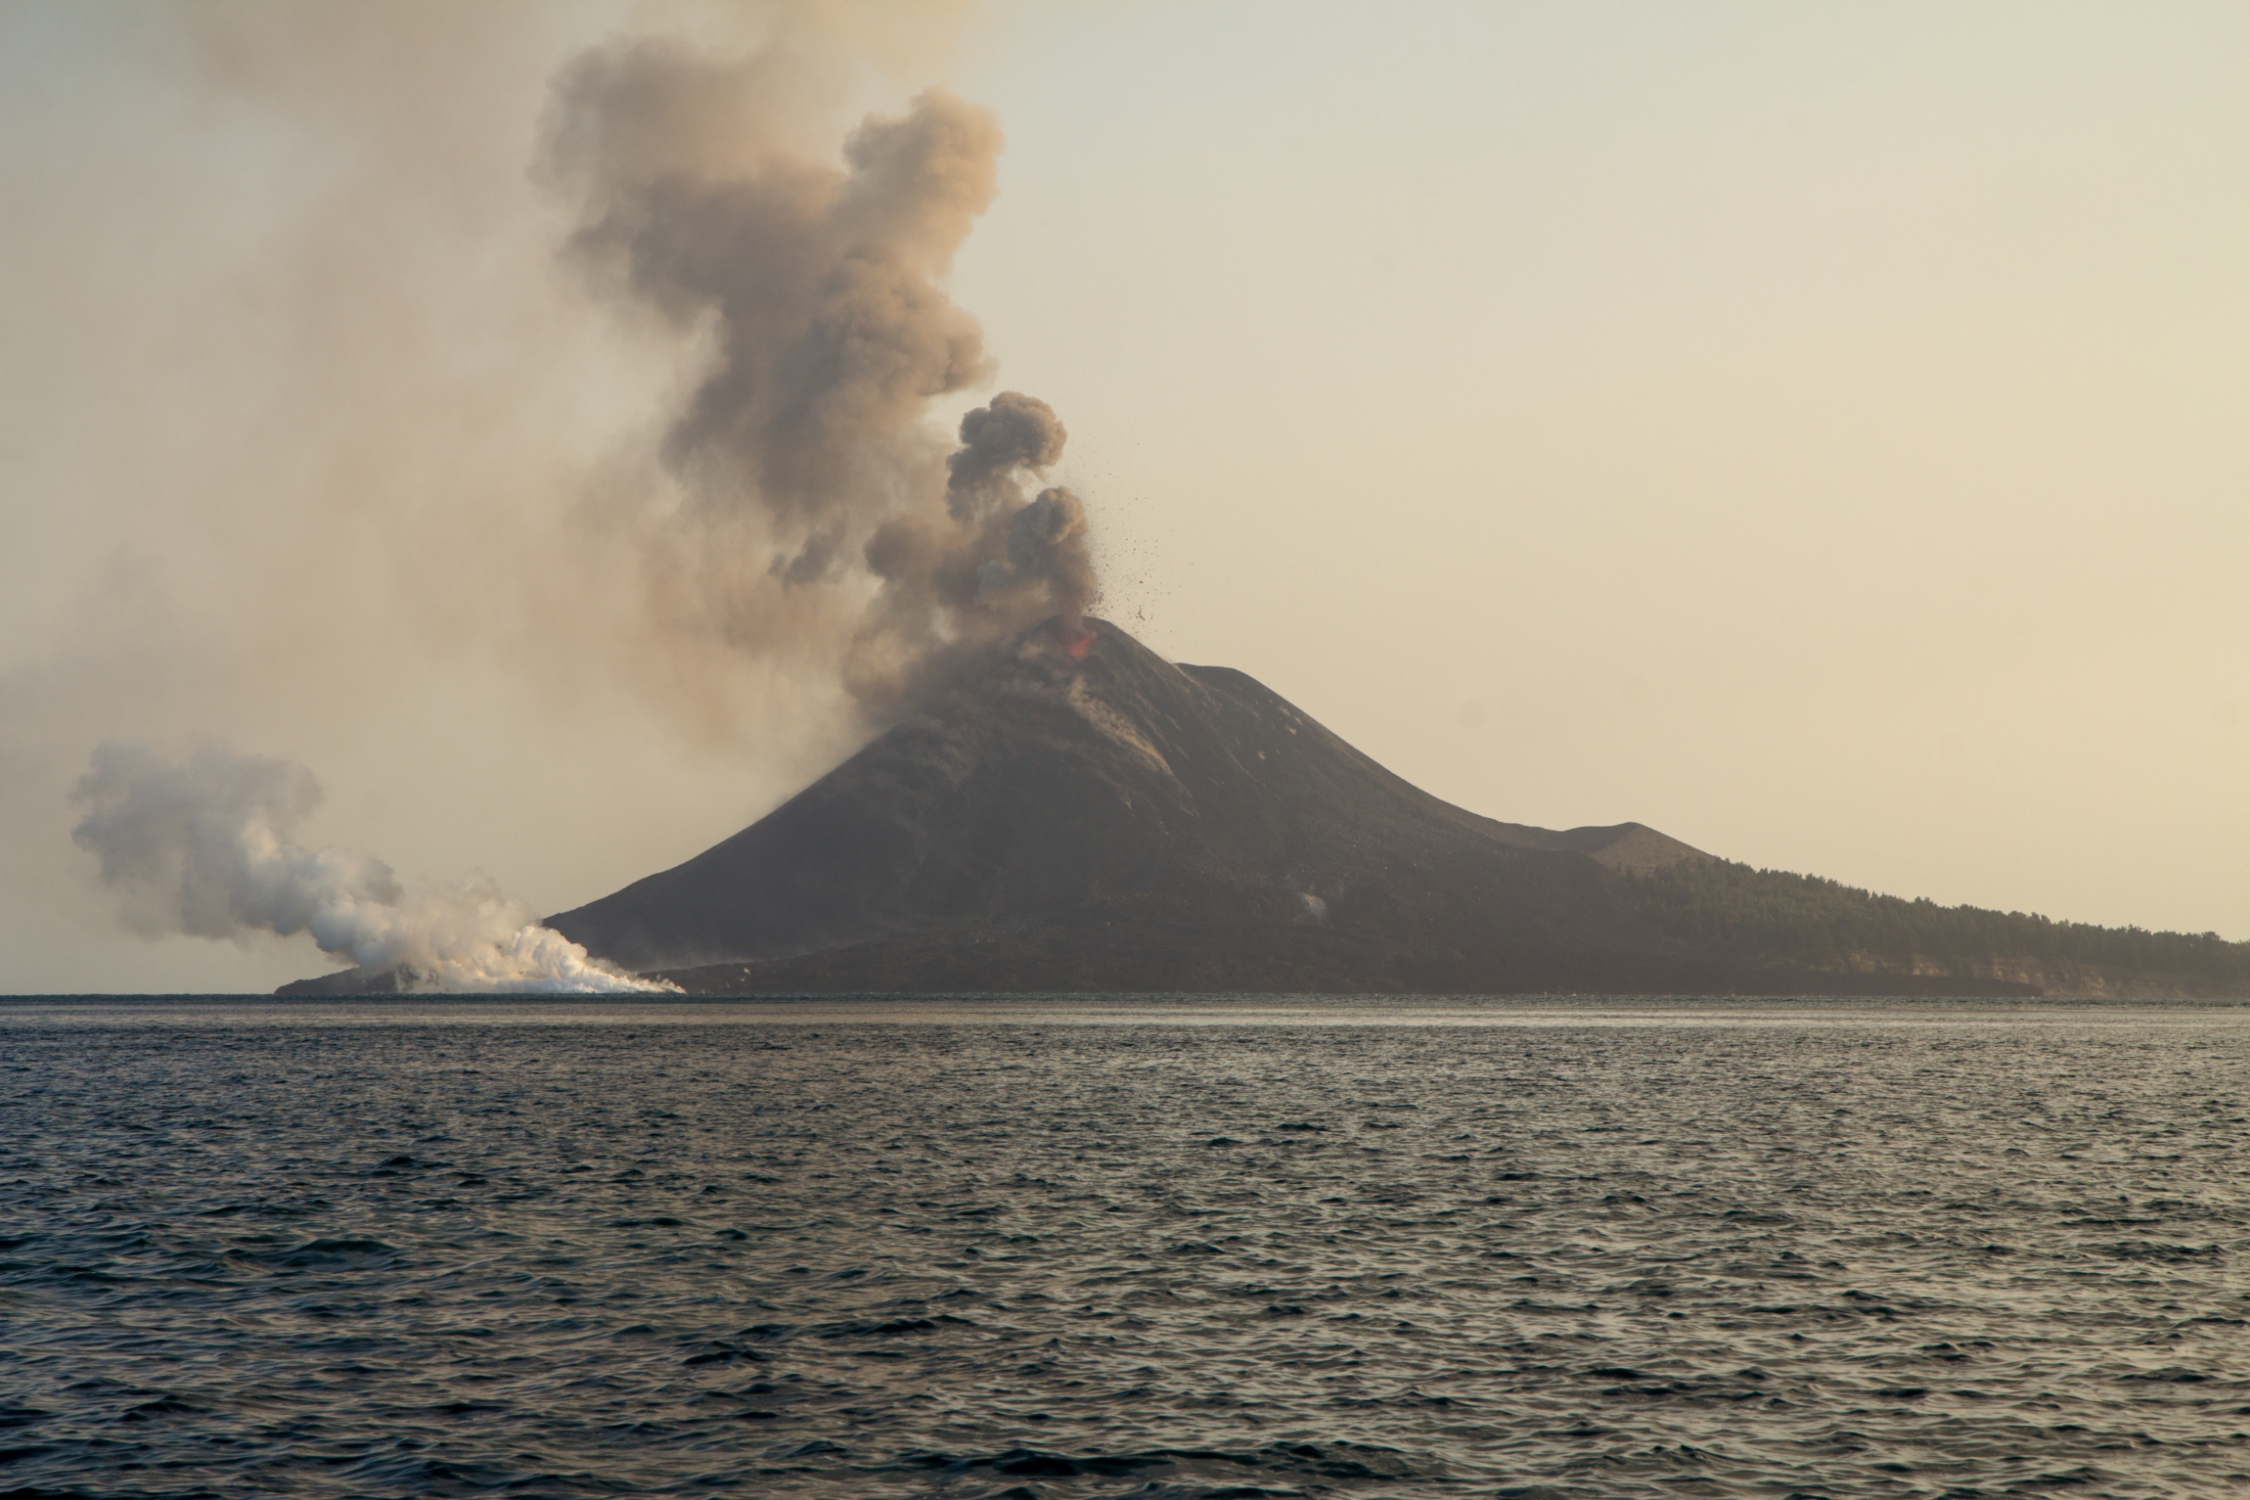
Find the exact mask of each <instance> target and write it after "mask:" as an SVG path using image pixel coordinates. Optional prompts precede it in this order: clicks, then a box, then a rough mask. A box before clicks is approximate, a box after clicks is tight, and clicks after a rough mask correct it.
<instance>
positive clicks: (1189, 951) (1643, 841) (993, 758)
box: [551, 622, 1744, 990]
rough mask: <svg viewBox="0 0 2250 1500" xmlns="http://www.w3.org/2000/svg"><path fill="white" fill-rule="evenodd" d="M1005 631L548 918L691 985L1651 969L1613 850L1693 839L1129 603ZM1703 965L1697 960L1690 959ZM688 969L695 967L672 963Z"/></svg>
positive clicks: (1648, 934) (1653, 946) (1164, 983)
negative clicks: (1458, 785) (657, 867)
mask: <svg viewBox="0 0 2250 1500" xmlns="http://www.w3.org/2000/svg"><path fill="white" fill-rule="evenodd" d="M1091 629H1092V631H1093V635H1094V640H1093V645H1092V647H1091V649H1090V650H1088V651H1087V652H1086V653H1085V655H1084V656H1083V658H1082V659H1078V660H1073V659H1071V658H1070V657H1069V656H1068V655H1067V654H1066V653H1064V652H1063V651H1062V650H1061V649H1060V648H1059V646H1058V644H1057V642H1056V639H1055V637H1054V636H1053V635H1051V634H1050V633H1048V632H1045V631H1041V632H1037V633H1034V635H1032V636H1031V637H1029V638H1027V639H1026V640H1025V641H1024V642H1023V643H1022V644H1021V645H1020V646H1019V647H1018V648H1017V649H1016V650H1015V651H1014V652H1013V653H1012V654H1004V655H1000V656H997V657H995V658H994V659H993V660H992V661H991V662H990V663H988V664H986V665H985V666H983V667H981V668H980V669H978V670H977V671H975V672H973V673H971V674H970V675H969V676H967V677H966V678H965V679H964V680H963V681H962V682H961V683H960V684H958V685H957V686H955V687H954V688H952V689H950V690H949V691H947V692H945V693H943V694H941V695H939V696H938V697H937V698H936V699H935V700H933V701H932V702H931V703H930V704H929V705H927V706H926V708H925V709H924V710H923V711H922V712H921V713H919V714H918V715H916V716H915V717H914V718H912V719H910V720H909V721H908V722H906V723H903V724H901V725H900V726H899V727H897V728H895V729H893V730H891V731H890V732H889V733H887V734H885V735H883V736H882V737H881V738H879V739H877V740H876V741H875V742H874V743H872V744H870V745H869V746H868V747H867V748H866V749H864V750H862V751H861V752H860V753H859V754H857V755H855V756H853V757H852V758H851V759H850V760H848V761H846V762H845V763H844V764H843V765H842V766H839V767H838V768H837V769H836V770H835V771H833V772H832V773H830V774H829V775H827V776H825V777H823V778H822V779H821V780H820V781H818V782H816V783H815V784H814V785H813V786H811V787H810V788H808V789H807V790H806V791H804V792H803V793H802V794H800V795H799V796H797V797H795V798H793V799H792V800H791V801H790V802H788V803H787V804H785V805H784V806H783V807H781V808H779V809H778V810H776V811H775V812H774V813H772V814H771V815H770V816H768V817H766V818H764V819H761V820H760V821H759V822H758V823H756V824H754V825H753V826H751V827H750V828H747V829H745V830H744V831H743V832H741V833H739V834H737V835H735V836H734V837H733V838H731V839H728V840H727V841H725V842H724V843H722V844H719V845H717V846H716V847H714V848H712V849H710V850H707V851H706V852H704V853H703V854H700V855H698V856H696V857H695V858H694V859H691V860H689V861H688V862H687V863H685V864H683V865H680V866H678V867H677V868H675V869H671V870H667V871H664V872H663V873H661V874H658V875H652V876H650V877H649V878H647V879H646V880H642V881H638V882H636V883H635V884H633V885H630V886H628V887H626V888H625V889H624V890H622V891H619V892H617V893H616V894H615V895H612V896H608V897H605V898H604V899H602V900H600V901H596V902H593V903H591V904H589V905H586V906H582V907H579V908H578V909H577V910H575V911H569V912H564V913H562V914H561V915H559V916H556V917H554V918H552V919H551V920H552V922H553V925H554V926H556V927H557V928H559V929H561V930H562V931H563V932H564V933H566V934H568V935H569V936H570V937H572V938H574V939H576V940H578V941H579V942H582V943H584V944H586V946H587V947H588V948H590V949H592V950H593V951H594V952H595V953H597V954H600V955H603V956H605V957H608V958H611V959H614V960H616V961H617V962H619V963H622V964H625V965H627V966H629V967H632V968H635V969H642V970H649V969H661V970H668V971H679V970H683V969H691V968H702V969H714V970H716V971H717V972H710V973H701V974H696V975H693V976H688V978H689V982H690V984H691V987H696V988H725V989H735V988H743V987H750V988H757V989H772V988H777V987H789V988H797V987H801V988H810V989H834V988H876V989H921V990H927V989H961V988H968V989H1012V988H1100V989H1210V988H1229V989H1235V988H1239V989H1320V990H1395V989H1413V988H1425V989H1510V988H1526V987H1530V988H1551V987H1567V988H1589V987H1600V986H1603V985H1613V986H1617V987H1621V988H1645V987H1647V986H1648V984H1649V983H1650V982H1652V981H1653V980H1654V978H1655V971H1656V970H1657V969H1659V968H1661V969H1663V970H1665V971H1666V972H1665V974H1664V983H1665V984H1666V985H1670V984H1676V983H1679V982H1681V980H1683V979H1700V980H1701V981H1703V982H1704V983H1706V984H1717V985H1722V986H1725V987H1734V986H1735V984H1737V983H1739V982H1740V980H1741V979H1742V978H1743V977H1744V976H1739V975H1733V974H1731V973H1727V972H1721V970H1720V968H1718V967H1714V966H1712V965H1708V964H1701V965H1699V964H1696V963H1695V962H1694V961H1693V957H1692V955H1691V954H1690V953H1689V952H1688V950H1687V949H1686V948H1685V947H1684V946H1683V945H1681V944H1680V943H1679V942H1677V941H1676V940H1673V939H1669V938H1665V937H1663V936H1661V935H1659V934H1657V933H1656V932H1654V931H1653V929H1651V928H1649V927H1648V926H1647V925H1646V924H1645V923H1643V922H1642V921H1641V920H1639V919H1638V918H1637V917H1636V916H1634V915H1633V914H1632V913H1631V912H1630V910H1629V908H1628V907H1627V906H1626V905H1624V904H1622V903H1621V900H1620V891H1619V888H1620V885H1621V882H1620V880H1619V878H1618V872H1619V871H1622V870H1633V871H1648V870H1653V869H1657V868H1661V867H1663V866H1665V865H1668V864H1672V863H1676V862H1678V861H1680V860H1683V859H1696V858H1701V857H1702V856H1701V855H1699V854H1698V852H1697V851H1696V850H1693V849H1690V848H1689V847H1688V846H1687V845H1685V844H1682V843H1679V842H1678V841H1676V840H1673V839H1669V838H1666V837H1665V836H1664V835H1662V834H1660V833H1657V832H1655V831H1654V830H1652V829H1648V828H1644V827H1642V826H1640V825H1639V824H1635V823H1626V824H1620V825H1617V826H1615V827H1610V828H1580V829H1573V830H1570V831H1569V832H1565V833H1556V832H1552V831H1549V830H1546V829H1540V828H1527V827H1523V826H1521V825H1517V824H1510V823H1499V822H1494V821H1492V820H1491V819H1488V818H1480V817H1478V816H1476V815H1475V814H1473V813H1468V812H1465V811H1463V810H1462V809H1460V808H1457V807H1454V806H1452V805H1450V804H1448V803H1445V802H1441V801H1439V800H1438V799H1437V798H1435V797H1432V796H1430V795H1429V794H1428V793H1426V792H1422V791H1419V790H1417V789H1416V788H1414V787H1412V786H1410V785H1408V784H1407V783H1406V782H1404V781H1402V780H1400V779H1399V778H1398V777H1396V776H1394V775H1392V774H1391V773H1390V772H1388V771H1386V770H1384V769H1383V768H1382V767H1381V766H1379V765H1377V764H1376V763H1375V762H1373V761H1372V760H1369V759H1368V758H1367V757H1366V756H1365V755H1362V754H1361V753H1359V752H1358V751H1357V750H1354V749H1353V748H1352V747H1351V746H1349V745H1347V744H1345V743H1344V742H1343V741H1342V740H1340V739H1338V738H1337V737H1336V736H1335V735H1333V734H1331V733H1329V732H1328V731H1327V730H1325V729H1323V728H1321V726H1320V725H1318V724H1316V723H1314V722H1313V721H1312V720H1310V719H1308V718H1306V717H1305V716H1304V715H1303V714H1301V713H1299V712H1298V711H1297V710H1296V709H1295V708H1293V707H1291V706H1290V705H1289V704H1288V703H1287V702H1285V701H1283V700H1282V699H1281V698H1279V697H1277V696H1276V695H1275V694H1273V693H1271V692H1269V691H1268V690H1267V689H1265V688H1264V687H1261V686H1260V685H1259V684H1258V683H1256V682H1254V681H1252V680H1251V679H1250V678H1248V677H1246V676H1244V675H1243V674H1242V673H1240V672H1235V671H1231V670H1228V669H1226V668H1221V667H1179V666H1174V665H1172V664H1171V663H1169V662H1166V661H1164V660H1162V659H1161V658H1159V657H1157V656H1156V655H1155V654H1154V653H1152V652H1150V651H1149V650H1147V649H1146V648H1145V647H1143V646H1141V645H1140V644H1139V643H1138V642H1137V641H1135V640H1134V639H1133V638H1132V637H1131V636H1129V635H1127V634H1125V633H1124V632H1123V631H1121V630H1118V629H1116V628H1115V627H1114V626H1110V625H1107V624H1103V623H1100V622H1092V624H1091ZM1683 969H1685V970H1692V971H1693V972H1692V973H1686V972H1683ZM675 977H681V976H679V975H678V974H677V973H675Z"/></svg>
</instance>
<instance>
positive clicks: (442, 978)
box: [73, 741, 676, 994]
mask: <svg viewBox="0 0 2250 1500" xmlns="http://www.w3.org/2000/svg"><path fill="white" fill-rule="evenodd" d="M75 800H76V802H77V805H78V806H79V808H80V809H81V810H82V811H83V813H84V817H83V818H82V819H81V820H80V822H79V824H78V826H77V828H76V829H75V830H74V831H73V836H74V837H75V838H76V839H77V841H78V843H79V845H80V847H82V848H84V849H87V850H88V851H90V852H92V853H93V854H95V855H98V856H99V857H100V859H101V875H102V880H103V882H104V883H105V884H107V885H109V886H111V887H113V888H114V889H115V890H117V892H118V893H119V895H120V896H121V897H122V898H123V901H124V917H125V920H126V923H127V925H128V926H130V927H132V928H134V929H135V930H136V931H139V932H141V933H142V934H144V935H146V936H150V937H158V936H164V935H167V934H172V933H186V934H189V935H191V936H195V937H203V938H235V939H239V938H242V937H244V936H247V935H248V934H250V933H254V932H272V933H278V934H280V935H281V936H283V937H290V936H294V935H295V934H297V933H300V932H304V933H310V934H311V935H312V938H313V941H314V942H316V943H318V944H319V945H320V947H321V951H323V952H325V953H328V954H330V955H332V956H333V957H336V958H338V959H349V960H351V961H352V962H354V963H357V964H359V965H361V966H362V967H364V968H366V969H367V970H368V971H369V972H371V973H384V972H392V971H395V972H396V973H397V975H398V977H399V981H400V987H401V988H413V989H424V990H434V991H441V992H447V993H456V994H459V993H473V992H494V991H519V992H535V993H596V994H616V993H626V992H634V991H644V992H652V991H662V990H671V989H674V988H676V986H672V985H668V984H659V983H654V982H651V981H648V980H643V979H638V978H635V977H634V976H633V975H630V974H627V973H625V972H623V971H622V970H620V969H617V968H615V967H614V966H612V965H610V964H606V963H603V962H601V961H600V960H598V959H595V958H591V957H589V956H588V955H587V952H586V950H585V949H584V948H582V947H580V946H579V945H578V944H576V943H574V942H571V941H570V940H569V939H568V938H566V937H564V936H563V935H562V934H561V933H559V932H556V931H555V930H554V929H553V928H551V927H545V926H542V925H540V923H539V920H538V918H537V917H536V916H534V915H533V913H532V912H531V910H530V908H528V907H526V906H525V905H523V903H522V902H520V901H513V900H510V899H509V898H507V897H506V896H503V895H502V894H501V893H500V891H499V889H498V887H496V886H495V885H493V883H492V881H491V879H490V878H489V877H486V876H482V875H478V876H472V877H470V878H469V879H466V880H463V881H461V882H460V883H459V884H457V885H453V886H447V887H436V886H413V887H410V886H407V885H404V884H402V883H401V882H400V881H399V879H398V877H397V876H396V875H394V874H392V873H391V869H390V867H389V866H388V865H386V864H384V863H383V862H382V861H381V860H379V859H376V858H374V857H373V856H372V855H368V854H361V853H358V852H355V851H352V850H345V849H307V848H304V847H303V846H302V845H299V844H297V843H295V842H293V841H292V840H291V838H290V833H291V831H292V830H293V829H294V828H295V826H296V823H297V821H298V819H300V818H302V817H303V816H304V815H305V814H306V813H308V812H310V811H311V810H312V808H313V807H314V805H315V804H317V803H318V802H319V800H320V787H319V785H318V783H316V782H315V781H314V780H313V777H312V774H311V773H310V772H308V771H307V770H305V768H304V767H302V766H299V765H294V764H292V763H290V762H288V761H282V760H269V759H265V758H262V757H257V756H246V755H237V754H235V753H233V752H232V751H228V750H223V749H218V748H206V749H204V750H200V751H198V752H196V753H195V754H193V755H191V756H189V757H187V758H186V759H176V758H173V757H170V756H167V755H164V754H163V753H161V752H159V751H157V750H155V749H152V748H150V747H149V746H146V745H138V744H122V743H119V742H116V741H107V742H105V743H103V744H102V745H101V746H100V747H99V748H97V749H96V750H95V752H94V757H93V764H92V766H91V767H90V768H89V769H88V770H87V772H86V774H85V775H84V776H83V777H81V778H80V779H79V782H78V789H77V794H76V799H75Z"/></svg>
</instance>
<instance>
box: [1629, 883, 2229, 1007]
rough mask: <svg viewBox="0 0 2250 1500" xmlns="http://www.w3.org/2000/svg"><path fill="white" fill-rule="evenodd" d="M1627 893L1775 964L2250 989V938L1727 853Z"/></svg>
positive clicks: (1681, 924) (1655, 918)
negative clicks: (2067, 916)
mask: <svg viewBox="0 0 2250 1500" xmlns="http://www.w3.org/2000/svg"><path fill="white" fill-rule="evenodd" d="M1626 888H1627V890H1628V891H1629V892H1630V893H1631V899H1632V901H1633V904H1634V905H1635V907H1636V908H1637V909H1638V910H1639V911H1640V913H1641V915H1642V916H1644V917H1645V918H1647V919H1648V920H1649V921H1650V922H1652V923H1653V924H1654V925H1655V926H1657V927H1658V928H1660V929H1661V930H1663V931H1664V932H1666V933H1668V934H1670V935H1671V936H1673V937H1676V938H1680V939H1682V940H1684V941H1687V942H1691V943H1696V944H1698V945H1705V946H1709V947H1713V948H1718V949H1721V950H1724V951H1728V952H1733V953H1738V954H1746V955H1755V956H1756V957H1758V958H1759V959H1761V960H1764V961H1767V962H1771V963H1782V964H1790V965H1796V966H1800V967H1803V968H1808V969H1815V970H1825V971H1829V972H1835V971H1852V972H1861V973H1870V972H1873V973H1881V972H1894V971H1895V972H1903V973H1920V974H1931V973H1935V974H1945V975H1950V976H1954V977H1958V978H1967V977H1971V976H1979V977H1987V978H1991V977H1999V978H2027V979H2029V980H2030V981H2031V982H2034V983H2037V982H2039V980H2040V979H2041V978H2045V979H2047V980H2050V981H2053V980H2064V981H2068V980H2070V979H2074V978H2108V979H2113V980H2114V979H2126V978H2133V977H2154V976H2163V977H2167V978H2173V979H2177V980H2180V981H2184V982H2185V986H2186V987H2188V988H2192V989H2195V990H2198V991H2209V992H2223V993H2242V994H2250V943H2230V942H2228V941H2226V940H2225V939H2223V938H2221V937H2220V936H2219V935H2218V934H2216V933H2209V932H2207V933H2202V934H2200V935H2198V934H2193V933H2185V932H2148V931H2145V930H2143V929H2141V928H2139V927H2095V926H2091V925H2089V924H2087V923H2084V922H2057V921H2053V920H2051V919H2049V918H2047V917H2040V916H2032V915H2028V914H2026V913H2024V912H1999V911H1986V910H1984V909H1982V908H1980V907H1975V906H1939V905H1938V904H1937V903H1936V902H1934V901H1930V900H1927V899H1919V900H1913V901H1908V900H1903V899H1901V898H1900V897H1897V896H1879V895H1876V894H1875V893H1873V892H1871V891H1863V890H1860V889H1858V888H1856V887H1854V886H1848V885H1844V884H1842V883H1840V882H1838V881H1834V880H1823V879H1821V878H1820V877H1819V876H1816V875H1792V874H1789V873H1787V872H1786V871H1782V870H1758V869H1753V868H1751V867H1750V866H1749V865H1744V864H1736V863H1735V862H1734V861H1732V860H1722V859H1710V860H1683V861H1682V862H1680V863H1679V864H1675V865H1669V866H1666V867H1665V868H1663V869H1660V870H1655V871H1652V872H1649V873H1647V874H1642V875H1628V876H1627V877H1626Z"/></svg>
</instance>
